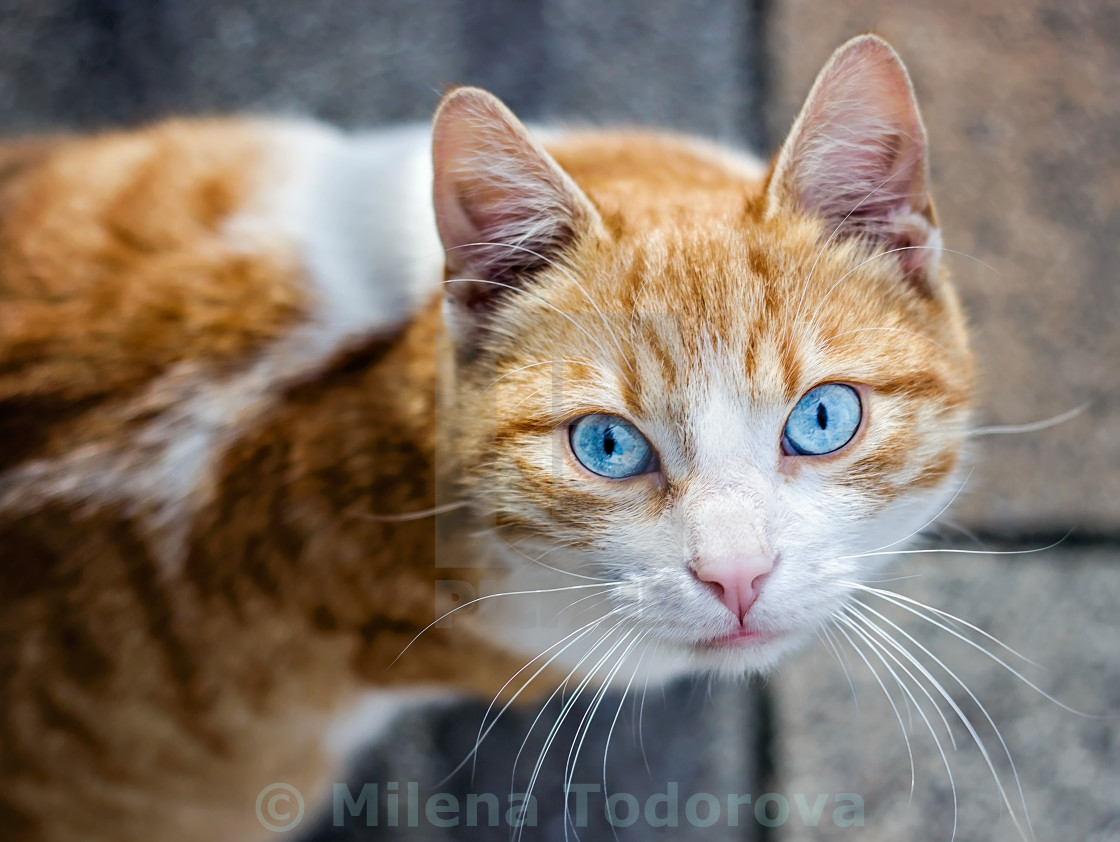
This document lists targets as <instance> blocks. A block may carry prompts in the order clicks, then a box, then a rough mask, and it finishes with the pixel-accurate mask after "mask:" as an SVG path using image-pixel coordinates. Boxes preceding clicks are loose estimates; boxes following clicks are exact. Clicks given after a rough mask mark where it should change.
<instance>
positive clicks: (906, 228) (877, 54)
mask: <svg viewBox="0 0 1120 842" xmlns="http://www.w3.org/2000/svg"><path fill="white" fill-rule="evenodd" d="M928 174H929V163H928V154H927V142H926V130H925V126H924V125H922V118H921V115H920V114H919V113H918V103H917V100H916V99H915V97H914V89H913V87H912V86H911V84H910V77H909V76H908V75H907V73H906V68H905V67H904V66H903V64H902V61H901V60H900V59H899V57H898V55H897V53H895V51H894V50H893V49H892V48H891V46H890V45H889V44H887V42H886V41H884V40H882V39H881V38H878V37H876V36H874V35H863V36H860V37H858V38H853V39H852V40H851V41H848V42H847V43H846V44H844V45H843V46H842V47H840V48H839V49H838V50H837V51H836V52H835V53H834V54H833V55H832V58H831V59H830V60H829V62H828V64H826V65H825V67H824V69H823V70H821V72H820V75H819V76H817V81H816V83H815V84H814V85H813V89H812V91H810V92H809V97H808V99H807V100H806V102H805V105H804V106H803V107H802V109H801V113H800V114H799V115H798V117H797V120H796V121H795V122H794V124H793V129H792V130H791V131H790V134H789V137H788V138H787V139H786V142H785V143H784V144H783V146H782V149H781V151H780V152H779V153H778V157H777V160H776V162H775V164H774V169H773V171H772V172H771V176H770V184H769V193H768V197H767V198H768V209H769V212H770V213H771V214H774V213H779V212H782V211H787V212H788V211H790V210H794V211H798V210H799V211H802V212H805V213H809V214H813V215H816V216H818V217H820V218H822V219H823V220H824V222H825V225H826V227H827V231H828V234H829V236H834V237H835V238H841V237H853V236H855V237H861V238H865V239H867V240H869V241H870V242H871V243H872V244H873V245H874V247H875V248H876V249H878V250H880V251H892V252H893V254H892V256H893V258H894V259H896V260H897V262H898V265H899V266H901V268H902V272H903V275H904V276H905V277H906V278H907V279H908V280H910V281H912V282H915V283H919V284H924V283H928V282H929V281H931V280H932V279H933V278H934V276H935V272H936V269H937V262H938V258H939V256H940V247H941V237H940V235H939V233H938V231H937V227H936V222H935V218H934V214H933V207H932V205H931V204H930V199H929V195H928V194H927V192H926V190H927V186H926V185H927V182H928ZM885 259H886V258H885Z"/></svg>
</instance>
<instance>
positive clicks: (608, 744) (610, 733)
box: [603, 635, 649, 842]
mask: <svg viewBox="0 0 1120 842" xmlns="http://www.w3.org/2000/svg"><path fill="white" fill-rule="evenodd" d="M647 636H648V635H647ZM639 639H640V638H639ZM648 651H649V644H648V643H647V644H646V645H645V648H643V649H642V653H641V654H640V655H639V656H638V661H637V663H635V664H634V671H633V672H632V673H630V680H629V681H627V682H626V687H625V688H623V690H622V695H621V696H619V697H618V707H617V708H616V709H615V712H614V718H613V719H612V720H611V727H610V728H608V729H607V741H606V743H604V745H603V798H604V799H606V798H609V797H610V796H609V793H608V792H607V756H608V755H609V754H610V751H611V737H612V736H614V729H615V726H616V725H618V717H619V714H621V713H622V706H623V704H624V703H625V702H626V697H627V696H628V695H629V693H630V687H631V686H632V685H633V684H634V679H635V678H637V677H638V670H639V669H640V668H641V666H642V660H643V659H644V658H645V656H646V653H647V652H648ZM646 677H647V678H648V677H649V676H648V674H647V676H646ZM609 824H610V827H611V834H612V835H613V836H614V838H615V842H618V831H617V830H616V829H615V826H614V822H610V823H609Z"/></svg>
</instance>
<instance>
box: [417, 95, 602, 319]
mask: <svg viewBox="0 0 1120 842" xmlns="http://www.w3.org/2000/svg"><path fill="white" fill-rule="evenodd" d="M433 158H434V166H435V209H436V219H437V222H438V224H439V230H440V236H441V238H442V240H443V244H444V248H446V249H447V250H448V263H449V265H451V266H453V267H454V269H455V270H456V271H459V270H462V271H465V272H467V273H469V274H472V275H473V276H474V277H477V278H480V279H486V280H490V281H500V282H503V283H513V282H515V281H516V280H517V277H518V276H519V275H520V274H522V273H523V272H524V271H526V270H528V269H532V268H534V267H535V266H537V265H539V264H541V263H543V262H544V258H545V257H547V256H548V254H549V253H550V252H554V251H556V249H557V248H558V247H561V246H562V245H563V244H564V243H566V242H568V241H570V240H571V238H572V237H573V236H574V232H575V230H576V228H577V226H578V224H579V223H580V222H581V221H583V220H584V219H585V218H586V217H587V216H588V207H587V206H586V199H584V198H583V197H582V194H580V193H579V190H578V188H577V187H576V186H575V185H574V184H573V183H571V180H570V179H569V178H568V177H567V175H566V174H565V173H564V172H563V171H562V170H561V169H560V168H559V166H557V165H556V163H555V162H554V161H553V160H552V159H551V158H550V157H549V156H548V153H546V152H545V151H544V150H543V149H541V148H540V146H539V145H538V144H537V143H536V142H535V141H534V140H533V139H532V137H531V136H530V135H529V133H528V131H527V130H526V129H525V127H524V126H522V125H521V123H520V122H519V121H518V120H517V118H516V117H514V115H513V114H512V113H510V111H509V110H508V109H507V108H506V107H505V106H504V105H502V104H501V102H499V101H498V100H497V99H496V98H494V97H493V96H491V95H490V94H487V93H486V92H484V91H480V90H477V89H462V90H459V91H456V92H454V93H452V94H451V95H449V97H448V98H447V99H446V100H445V101H444V103H443V105H442V106H441V107H440V110H439V112H438V113H437V115H436V123H435V128H434V146H433ZM591 213H593V211H591ZM478 244H487V245H478ZM495 289H497V288H496V287H494V286H493V285H492V286H491V287H490V290H491V291H493V290H495ZM475 292H476V293H481V294H482V295H483V297H485V295H486V293H485V292H484V291H482V290H477V291H475ZM476 297H477V296H476Z"/></svg>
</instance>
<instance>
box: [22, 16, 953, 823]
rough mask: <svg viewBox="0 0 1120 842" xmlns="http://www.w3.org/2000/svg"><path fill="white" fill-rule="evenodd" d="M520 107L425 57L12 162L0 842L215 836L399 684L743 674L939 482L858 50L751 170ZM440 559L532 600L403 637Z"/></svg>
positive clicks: (839, 590) (916, 524)
mask: <svg viewBox="0 0 1120 842" xmlns="http://www.w3.org/2000/svg"><path fill="white" fill-rule="evenodd" d="M433 137H434V179H433V168H432V164H431V161H432V160H433V159H432V158H431V157H430V156H431V154H432V153H431V147H432V144H433ZM544 138H545V142H544V145H543V146H542V145H540V143H538V141H537V140H535V139H534V136H533V135H532V134H530V133H529V132H528V131H527V130H526V129H525V128H524V127H523V126H522V125H521V124H520V123H519V122H518V121H517V119H516V118H515V117H514V116H513V115H512V114H511V113H509V111H508V110H507V109H505V107H504V106H502V105H501V103H499V102H498V101H497V100H496V99H495V98H494V97H492V96H490V95H489V94H487V93H485V92H483V91H480V90H476V89H470V88H463V89H459V90H456V91H453V92H451V93H450V94H448V95H447V97H446V98H445V99H444V101H443V103H442V104H441V105H440V108H439V111H438V113H437V115H436V118H435V125H434V133H433V132H432V131H429V130H427V129H420V128H407V127H406V128H402V129H399V130H390V131H383V132H377V133H372V134H368V135H358V136H348V135H344V134H341V133H339V132H336V131H334V130H332V129H329V128H326V127H323V126H320V125H316V124H310V123H296V122H292V123H284V122H268V121H249V120H243V121H175V122H168V123H164V124H161V125H157V126H154V127H152V128H148V129H143V130H139V131H135V132H127V133H119V134H107V135H101V136H96V137H91V138H63V137H60V138H54V139H50V140H44V141H42V142H27V143H23V144H17V145H11V146H9V147H7V148H6V150H5V151H4V153H3V158H2V161H0V166H2V170H0V430H2V431H3V438H2V439H0V441H2V444H0V547H3V550H4V552H3V554H2V556H0V700H2V701H0V827H2V828H4V830H3V835H4V838H5V839H8V840H75V839H82V840H98V839H105V840H110V839H111V840H145V842H147V840H152V839H159V840H161V842H175V841H176V840H196V839H207V840H243V839H248V838H253V837H254V836H257V835H260V833H261V828H260V825H259V824H258V823H257V819H256V815H255V814H254V809H253V802H254V799H255V797H256V795H257V793H258V792H260V791H261V788H262V787H263V786H265V785H267V784H270V783H273V782H275V781H286V782H290V783H291V784H292V785H294V786H296V787H298V788H299V789H300V790H301V791H302V792H303V793H305V794H308V795H310V794H312V793H316V792H321V791H322V787H323V786H324V785H326V783H327V782H329V781H331V780H337V779H338V775H339V774H340V772H339V769H340V764H341V763H342V761H343V759H344V753H345V751H346V750H347V749H349V748H352V747H353V746H354V745H356V741H357V740H358V734H357V731H355V730H353V729H354V728H357V727H358V726H363V727H365V728H366V729H367V731H370V732H372V731H375V730H376V728H377V727H378V725H379V724H383V721H384V718H385V716H387V711H388V710H389V709H390V708H391V707H392V704H393V700H394V699H403V698H405V697H403V696H399V697H398V696H394V695H393V692H394V691H395V690H405V689H407V690H409V691H410V692H411V691H414V690H427V689H431V688H437V687H438V688H455V689H456V690H460V691H465V692H469V693H475V694H480V695H482V696H484V697H487V698H489V697H491V696H493V695H494V694H495V693H497V692H499V691H500V690H501V689H502V688H503V687H505V688H506V689H505V695H506V696H512V695H514V694H516V693H518V692H519V691H520V689H521V688H522V686H523V685H525V684H526V683H530V682H529V679H530V677H531V676H532V675H533V674H534V673H536V672H537V670H538V668H544V669H543V671H542V672H541V673H540V674H539V675H537V677H536V678H535V679H533V680H532V682H531V684H532V687H530V689H529V690H528V691H526V692H530V691H532V690H534V689H536V690H538V691H541V690H543V691H545V692H550V691H551V690H552V689H553V688H555V687H556V686H557V684H558V682H560V681H563V680H564V678H565V676H572V675H574V676H576V677H577V678H578V677H583V676H587V675H590V679H589V680H590V681H593V682H602V681H609V682H614V683H619V684H624V683H625V680H626V679H630V678H631V677H632V676H633V675H634V674H635V672H636V671H638V670H639V669H640V670H641V672H640V673H638V674H639V675H643V674H644V675H651V676H653V677H654V678H663V677H668V676H671V675H675V674H679V673H680V672H682V671H687V670H720V671H724V672H727V673H734V674H745V673H747V672H750V671H755V670H764V669H766V668H768V667H769V666H770V665H772V664H773V663H774V662H775V661H776V660H777V659H778V658H779V657H780V656H782V655H783V654H785V653H787V652H788V651H790V650H792V649H794V648H796V647H797V646H799V645H801V644H802V643H804V642H805V641H806V640H808V639H811V637H812V635H813V634H814V632H815V631H816V630H817V629H819V628H820V627H821V626H822V625H824V624H825V623H827V622H828V621H829V620H830V619H831V618H832V617H833V616H834V615H836V614H837V613H839V611H840V610H841V608H842V606H843V604H844V600H845V598H846V596H847V594H848V593H849V592H850V588H851V584H850V583H851V582H853V581H858V580H859V579H860V578H861V577H863V576H865V575H867V574H868V573H869V572H870V571H872V570H874V569H875V567H876V566H877V563H879V562H881V561H883V558H882V557H881V556H882V555H883V553H882V550H883V549H888V548H889V549H893V548H897V547H898V546H899V545H900V542H901V541H902V540H903V539H905V538H906V537H908V536H909V535H910V534H912V533H913V532H914V531H916V530H918V529H920V528H921V527H922V526H923V525H924V524H926V523H927V522H928V521H929V520H930V519H931V518H932V517H934V516H935V515H936V514H937V513H938V511H939V509H940V508H941V507H942V505H943V504H944V503H945V501H946V500H947V499H948V497H949V495H951V494H952V493H953V491H955V489H956V482H957V480H955V479H954V478H955V477H956V473H955V469H956V468H957V466H958V460H959V452H960V448H961V443H962V440H963V437H964V434H965V421H966V414H967V410H968V404H969V396H970V390H971V377H972V374H971V372H972V365H971V359H970V355H969V350H968V347H967V340H966V334H965V328H964V323H963V319H962V316H961V313H960V309H959V307H958V303H957V299H956V297H955V295H954V292H953V290H952V288H951V287H950V286H949V285H948V283H947V281H946V279H945V278H944V273H943V271H942V270H941V268H940V267H939V260H938V258H939V249H940V238H939V235H938V231H937V228H936V223H935V217H934V214H933V210H932V206H931V205H930V201H929V198H928V195H927V172H928V167H927V152H926V135H925V131H924V128H923V126H922V122H921V119H920V117H919V115H918V111H917V106H916V104H915V102H914V98H913V92H912V90H911V87H910V83H909V81H908V79H907V76H906V72H905V70H904V69H903V67H902V65H901V63H900V62H899V60H898V58H897V56H896V55H895V54H894V52H893V51H892V50H891V49H890V47H888V46H887V45H886V44H885V43H884V42H882V41H881V40H879V39H877V38H874V37H870V36H867V37H862V38H857V39H855V40H853V41H851V42H849V43H848V44H846V45H845V46H844V47H842V48H841V49H840V50H839V51H838V52H837V53H836V55H835V56H834V57H833V58H832V60H831V61H830V62H829V64H828V65H827V66H826V67H825V69H824V70H823V71H822V73H821V75H820V77H819V79H818V81H817V83H816V86H815V87H814V88H813V90H812V92H811V93H810V95H809V98H808V101H807V103H806V105H805V107H804V110H803V111H802V113H801V115H800V116H799V117H798V119H797V122H796V123H795V125H794V127H793V129H792V132H791V134H790V136H789V138H788V139H787V140H786V142H785V144H784V145H783V147H782V149H781V151H780V153H779V154H778V156H777V158H776V160H775V162H774V164H773V165H772V166H771V167H770V169H769V170H766V169H764V168H763V167H761V166H760V165H758V164H757V163H756V162H755V161H754V159H752V158H750V157H748V156H746V155H743V154H740V153H737V152H733V151H730V150H727V149H723V148H718V147H716V146H714V145H710V144H708V143H704V142H701V141H697V140H693V139H689V138H684V137H677V136H672V135H667V134H661V133H652V132H636V131H630V132H610V131H603V132H598V131H596V132H582V133H568V134H560V133H555V134H552V133H550V134H545V135H544ZM546 150H547V151H546ZM433 187H434V199H435V201H434V214H433V205H432V199H431V197H432V195H433ZM441 279H444V280H445V283H444V284H443V285H442V286H441V284H440V280H441ZM869 553H874V555H873V556H869V555H868V554H869ZM452 580H454V581H455V582H458V583H459V585H457V586H456V587H459V588H460V591H463V590H465V589H467V588H469V589H472V590H474V591H475V592H476V593H480V594H481V593H490V592H494V591H499V592H517V593H521V592H525V591H536V590H540V591H542V592H543V593H542V594H541V604H540V605H539V606H538V610H539V611H540V612H541V616H543V615H544V612H550V616H551V615H552V614H559V615H560V616H561V618H562V620H563V622H562V623H561V624H560V625H559V626H557V625H555V624H545V623H532V622H524V617H523V616H522V617H520V618H519V616H518V615H517V614H515V613H514V612H512V611H511V612H505V611H503V610H502V609H501V606H510V607H511V608H512V607H516V608H517V610H518V611H519V612H522V613H523V612H524V604H523V603H518V604H517V605H516V606H514V605H513V604H514V603H517V600H516V599H515V598H513V597H507V598H497V597H495V598H493V599H490V600H489V602H490V603H492V604H493V605H495V606H499V607H498V608H496V609H495V610H493V611H487V612H479V613H477V614H471V612H467V611H461V612H457V614H456V615H454V619H455V622H453V623H450V624H447V623H437V624H436V625H434V626H432V623H433V621H434V620H435V619H436V618H437V617H438V616H439V615H440V614H442V613H443V612H444V611H448V610H453V609H455V608H456V606H457V605H461V604H462V603H461V602H456V601H455V594H454V593H453V591H454V590H455V589H454V588H449V587H445V586H444V585H443V584H441V583H446V582H448V581H452ZM585 597H586V598H587V599H586V600H585V601H584V602H582V603H581V607H582V608H583V609H584V610H583V611H582V613H580V612H576V611H568V612H566V613H565V612H564V609H566V608H567V607H568V606H570V605H571V604H572V603H574V602H576V600H580V599H583V598H585ZM468 614H470V616H466V615H468ZM460 615H462V616H460ZM564 623H567V625H566V626H565V625H564ZM430 626H431V627H430ZM653 644H656V647H655V650H656V654H655V656H649V657H646V656H645V655H646V654H647V653H649V651H650V649H651V646H652V645H653ZM402 652H403V654H402ZM529 659H534V660H533V661H532V666H531V668H530V669H527V670H524V671H522V672H520V673H519V672H518V671H519V670H522V668H523V667H524V666H525V664H526V662H527V661H528V660H529ZM515 675H517V678H515V679H514V680H513V681H512V682H510V681H509V680H510V679H511V677H513V676H515ZM507 682H509V684H508V685H507ZM371 691H372V692H374V693H376V694H377V695H375V696H374V697H372V699H373V701H372V702H370V701H369V698H370V697H366V696H363V695H362V694H364V693H368V692H371ZM355 712H356V713H355Z"/></svg>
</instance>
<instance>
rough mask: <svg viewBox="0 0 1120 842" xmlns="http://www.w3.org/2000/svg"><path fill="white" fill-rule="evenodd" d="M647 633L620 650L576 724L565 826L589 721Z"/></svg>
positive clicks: (568, 765) (566, 787)
mask: <svg viewBox="0 0 1120 842" xmlns="http://www.w3.org/2000/svg"><path fill="white" fill-rule="evenodd" d="M647 634H648V632H646V631H643V632H640V633H639V634H638V636H637V637H635V638H634V639H633V640H632V641H630V643H629V644H627V646H626V648H625V649H623V650H622V653H621V654H620V655H619V656H618V659H617V661H616V662H615V664H614V666H613V667H612V668H611V669H610V671H609V672H608V673H607V675H606V677H605V678H604V679H603V681H602V683H601V684H600V686H599V688H598V690H597V691H596V692H595V695H594V696H593V697H592V700H591V704H590V705H589V706H588V708H587V710H585V711H584V713H583V716H582V717H581V718H580V721H579V725H577V726H576V737H575V739H574V740H573V742H572V746H571V748H569V749H568V759H567V760H566V761H565V763H564V800H565V805H564V823H565V827H566V825H567V824H568V822H569V819H570V816H569V814H568V810H567V793H568V791H569V790H570V789H571V785H572V781H573V780H574V778H575V774H576V764H578V763H579V755H580V752H582V751H583V745H584V743H585V742H586V741H587V736H588V734H589V733H590V732H591V722H592V720H594V718H595V714H596V713H597V712H598V711H599V707H600V705H602V703H603V699H604V698H606V695H607V691H608V690H609V689H610V684H611V682H612V681H614V677H615V676H616V675H618V671H619V670H620V669H621V668H622V665H623V664H624V663H625V662H626V658H627V657H629V655H630V653H631V652H633V651H634V648H635V647H636V646H637V645H638V644H639V643H641V641H642V639H643V638H645V636H646V635H647ZM620 709H621V705H620ZM573 829H574V828H573ZM564 832H565V836H566V835H567V830H566V829H565V831H564ZM576 837H577V838H578V837H579V834H578V833H577V834H576Z"/></svg>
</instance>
